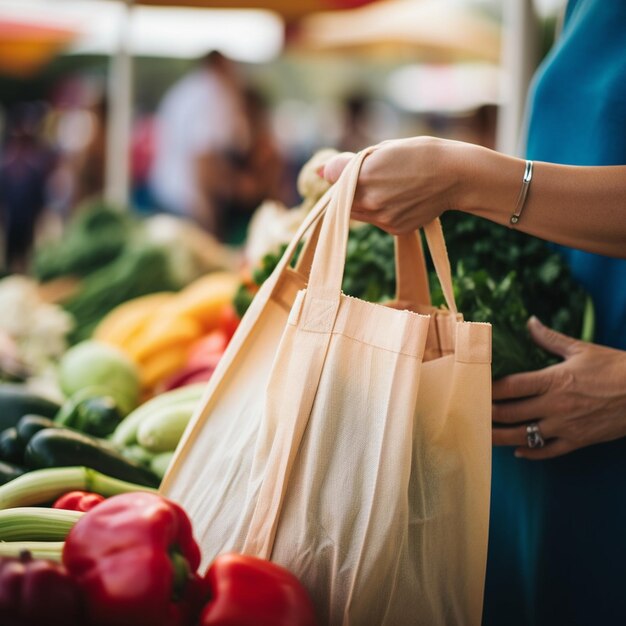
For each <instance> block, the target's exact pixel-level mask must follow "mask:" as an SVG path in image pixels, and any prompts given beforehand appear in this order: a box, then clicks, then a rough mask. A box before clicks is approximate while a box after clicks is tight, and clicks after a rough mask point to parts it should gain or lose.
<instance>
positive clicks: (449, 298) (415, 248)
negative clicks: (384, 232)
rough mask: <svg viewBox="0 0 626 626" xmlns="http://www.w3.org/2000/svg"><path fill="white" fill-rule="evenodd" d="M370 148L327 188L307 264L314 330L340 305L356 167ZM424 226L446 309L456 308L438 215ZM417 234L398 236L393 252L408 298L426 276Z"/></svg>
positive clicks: (418, 292) (308, 313)
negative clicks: (329, 193) (326, 200)
mask: <svg viewBox="0 0 626 626" xmlns="http://www.w3.org/2000/svg"><path fill="white" fill-rule="evenodd" d="M375 149H376V147H375V146H373V147H371V148H367V149H366V150H363V151H362V152H360V153H358V154H357V155H355V156H354V157H353V158H352V160H351V161H350V162H349V163H348V165H347V166H346V167H345V169H344V171H343V172H342V174H341V176H340V178H339V180H338V181H337V182H336V183H335V185H334V187H333V188H332V190H334V194H333V196H332V198H331V199H330V202H329V204H328V206H327V207H326V209H325V215H324V218H323V222H322V225H321V231H320V235H319V241H318V242H317V246H316V247H315V254H314V257H313V262H312V265H311V272H310V276H309V283H308V288H307V297H306V298H305V304H304V311H303V313H304V315H305V320H307V319H308V320H309V321H310V322H312V323H313V325H314V326H315V327H317V328H318V329H319V330H323V329H327V330H329V329H330V328H332V324H334V314H333V311H334V312H335V313H336V310H337V309H338V306H339V299H340V295H341V282H342V279H343V272H344V268H345V257H346V245H347V238H348V231H349V226H350V212H351V207H352V202H353V199H354V194H355V191H356V186H357V182H358V177H359V172H360V168H361V166H362V164H363V161H364V160H365V158H366V157H367V156H368V155H369V154H371V152H373V151H374V150H375ZM424 232H425V234H426V242H427V244H428V248H429V250H430V254H431V257H432V259H433V264H434V266H435V271H436V273H437V277H438V279H439V281H440V283H441V287H442V290H443V293H444V296H445V299H446V303H447V305H448V308H449V309H450V311H452V312H453V313H456V312H457V308H456V302H455V300H454V292H453V290H452V274H451V270H450V261H449V259H448V254H447V250H446V246H445V241H444V239H443V231H442V229H441V224H440V222H439V220H438V219H437V220H434V221H433V222H431V223H429V224H427V225H426V226H424ZM411 236H412V237H413V239H412V240H411V239H409V237H411ZM417 237H418V235H417V233H412V234H411V235H407V236H403V238H402V242H399V246H398V248H399V251H398V253H397V255H396V259H397V261H398V266H397V268H400V269H399V271H398V276H399V283H400V289H401V292H402V295H403V296H404V297H406V296H409V298H408V299H409V300H411V301H414V300H415V299H416V298H420V299H422V298H424V297H425V291H426V287H427V284H428V283H427V279H426V276H425V275H426V271H425V267H424V263H423V254H422V255H420V254H419V252H420V250H421V245H420V244H419V241H418V239H417ZM422 268H423V269H422ZM416 270H417V271H416ZM411 272H414V273H415V274H417V275H416V276H414V277H413V278H412V279H411V280H409V278H408V277H409V276H411ZM405 280H406V281H407V282H405ZM405 284H406V285H407V286H406V287H404V285H405ZM307 302H308V304H307ZM331 318H332V322H331ZM305 325H307V326H308V325H309V324H307V323H306V322H305ZM329 325H330V326H329Z"/></svg>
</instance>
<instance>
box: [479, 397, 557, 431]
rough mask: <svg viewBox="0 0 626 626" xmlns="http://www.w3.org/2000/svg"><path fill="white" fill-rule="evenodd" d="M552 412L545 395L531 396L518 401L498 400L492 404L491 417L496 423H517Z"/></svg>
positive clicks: (548, 399) (549, 401)
mask: <svg viewBox="0 0 626 626" xmlns="http://www.w3.org/2000/svg"><path fill="white" fill-rule="evenodd" d="M553 412H554V406H553V403H552V400H551V398H550V397H549V396H547V395H540V396H533V397H532V398H528V399H525V400H519V401H518V402H500V403H496V404H493V405H492V409H491V419H492V421H494V422H496V423H497V424H519V423H520V422H530V421H532V420H537V419H541V418H544V417H549V416H550V415H551V413H553Z"/></svg>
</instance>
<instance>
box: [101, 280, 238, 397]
mask: <svg viewBox="0 0 626 626" xmlns="http://www.w3.org/2000/svg"><path fill="white" fill-rule="evenodd" d="M238 282H239V278H238V275H237V274H234V273H231V272H212V273H210V274H207V275H206V276H203V277H201V278H198V279H197V280H195V281H194V282H192V283H191V284H189V285H187V287H185V288H184V289H182V290H181V291H179V292H178V293H173V292H160V293H156V294H152V295H148V296H144V297H141V298H135V299H132V300H128V301H127V302H125V303H123V304H121V305H120V306H118V307H116V308H115V309H114V310H112V311H111V312H110V313H109V314H108V315H107V316H105V317H104V318H103V319H102V320H101V322H100V324H99V325H98V326H97V327H96V329H95V331H94V334H93V336H94V338H95V339H97V340H98V341H101V342H103V343H106V344H109V345H112V346H115V347H116V348H118V349H119V350H121V351H122V352H124V353H125V354H126V355H128V357H129V358H130V359H131V360H132V361H133V363H134V364H135V365H136V367H137V369H138V371H139V376H140V380H141V388H142V393H143V395H144V396H150V395H154V394H155V393H158V392H159V391H161V390H163V389H169V388H173V387H176V386H178V385H180V384H183V383H185V382H187V383H191V382H198V381H207V380H208V379H209V378H210V375H211V374H212V372H213V370H214V369H215V366H216V365H217V360H216V358H215V357H216V355H217V356H218V357H219V356H221V354H222V352H223V351H224V350H225V348H226V345H227V344H228V341H229V340H230V337H231V336H232V334H233V332H234V330H235V328H236V326H237V324H238V321H239V320H238V318H237V316H236V315H235V314H234V312H233V310H232V307H231V301H232V299H233V296H234V294H235V290H236V288H237V285H238Z"/></svg>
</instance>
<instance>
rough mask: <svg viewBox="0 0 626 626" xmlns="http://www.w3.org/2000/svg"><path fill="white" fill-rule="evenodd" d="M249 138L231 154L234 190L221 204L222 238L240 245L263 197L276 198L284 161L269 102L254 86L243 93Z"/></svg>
mask: <svg viewBox="0 0 626 626" xmlns="http://www.w3.org/2000/svg"><path fill="white" fill-rule="evenodd" d="M244 97H245V104H246V110H245V112H246V117H247V122H248V126H249V129H250V141H249V144H248V148H247V149H246V150H241V151H236V152H233V153H231V154H230V163H231V166H232V170H233V177H234V185H233V193H232V195H231V197H230V199H229V201H228V202H227V203H225V206H224V213H223V227H222V238H223V239H224V241H226V242H227V243H229V244H236V245H237V244H242V243H243V242H244V240H245V238H246V231H247V226H248V223H249V221H250V218H251V216H252V214H253V213H254V211H255V209H257V208H258V207H259V205H260V204H261V203H262V202H263V201H264V200H279V199H282V198H283V196H284V195H285V194H284V192H283V188H282V187H283V182H284V181H283V174H284V163H283V158H282V155H281V154H280V151H279V149H278V146H277V143H276V139H275V137H274V134H273V132H272V128H271V125H270V121H269V117H268V105H267V103H266V102H265V100H264V98H263V95H262V94H261V93H260V91H259V90H258V89H256V88H254V87H248V88H246V90H245V93H244Z"/></svg>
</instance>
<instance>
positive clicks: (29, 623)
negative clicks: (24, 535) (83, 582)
mask: <svg viewBox="0 0 626 626" xmlns="http://www.w3.org/2000/svg"><path fill="white" fill-rule="evenodd" d="M0 624H2V626H42V624H59V625H61V624H62V625H63V626H85V624H86V622H85V620H84V619H83V607H82V601H81V597H80V592H79V589H78V585H77V584H76V583H75V582H74V581H73V580H72V579H71V578H70V577H69V576H68V573H67V571H66V570H65V568H64V567H63V566H62V565H61V564H60V563H55V562H54V561H48V560H46V559H33V558H32V556H31V554H30V552H27V551H25V552H23V553H22V554H21V555H20V557H19V558H14V557H1V558H0Z"/></svg>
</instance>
